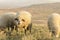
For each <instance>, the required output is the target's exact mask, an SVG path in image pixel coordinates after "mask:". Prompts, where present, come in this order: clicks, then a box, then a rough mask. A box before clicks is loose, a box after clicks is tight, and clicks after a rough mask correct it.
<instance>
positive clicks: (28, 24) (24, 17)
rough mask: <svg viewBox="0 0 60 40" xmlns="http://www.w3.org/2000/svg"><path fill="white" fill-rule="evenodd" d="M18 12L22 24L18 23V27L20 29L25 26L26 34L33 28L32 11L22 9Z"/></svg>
mask: <svg viewBox="0 0 60 40" xmlns="http://www.w3.org/2000/svg"><path fill="white" fill-rule="evenodd" d="M18 13H19V16H18V19H19V21H20V25H18V28H19V29H21V28H23V29H24V31H25V34H26V31H27V30H29V32H30V33H31V28H32V20H31V17H32V15H31V13H29V12H27V11H20V12H18Z"/></svg>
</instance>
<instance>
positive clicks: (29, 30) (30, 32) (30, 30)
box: [27, 23, 32, 33]
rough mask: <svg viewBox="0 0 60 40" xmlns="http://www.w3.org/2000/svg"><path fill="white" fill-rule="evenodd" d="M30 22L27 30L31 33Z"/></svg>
mask: <svg viewBox="0 0 60 40" xmlns="http://www.w3.org/2000/svg"><path fill="white" fill-rule="evenodd" d="M31 28H32V23H31V24H29V25H28V27H27V30H29V32H30V33H31Z"/></svg>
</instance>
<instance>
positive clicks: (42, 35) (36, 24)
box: [0, 3, 60, 40]
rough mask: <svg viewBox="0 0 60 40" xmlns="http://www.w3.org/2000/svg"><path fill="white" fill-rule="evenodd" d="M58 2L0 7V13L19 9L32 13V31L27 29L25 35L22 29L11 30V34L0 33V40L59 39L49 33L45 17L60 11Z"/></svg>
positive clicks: (59, 39)
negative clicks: (17, 30) (13, 7)
mask: <svg viewBox="0 0 60 40" xmlns="http://www.w3.org/2000/svg"><path fill="white" fill-rule="evenodd" d="M59 5H60V3H53V4H41V5H32V6H29V7H23V8H17V9H1V10H0V13H5V12H10V11H14V12H16V11H21V10H25V11H28V12H30V13H31V14H32V23H33V25H32V33H31V34H30V33H29V31H27V34H26V35H25V34H24V32H23V31H19V32H18V34H17V33H16V32H15V31H13V32H12V35H11V36H9V35H7V36H6V34H3V32H1V33H0V40H60V38H55V37H52V36H50V35H49V30H48V25H47V21H48V20H47V19H48V16H49V15H50V14H52V13H54V12H57V13H60V6H59Z"/></svg>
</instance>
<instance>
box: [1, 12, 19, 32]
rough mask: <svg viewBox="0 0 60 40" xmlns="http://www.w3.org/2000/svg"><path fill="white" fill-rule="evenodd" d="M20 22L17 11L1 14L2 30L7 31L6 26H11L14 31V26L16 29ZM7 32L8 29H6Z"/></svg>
mask: <svg viewBox="0 0 60 40" xmlns="http://www.w3.org/2000/svg"><path fill="white" fill-rule="evenodd" d="M19 23H20V21H19V20H18V18H17V13H15V12H7V13H4V14H0V29H1V31H5V29H6V28H8V30H9V28H11V31H13V29H14V27H15V29H16V31H18V29H17V25H18V24H19ZM5 32H6V31H5Z"/></svg>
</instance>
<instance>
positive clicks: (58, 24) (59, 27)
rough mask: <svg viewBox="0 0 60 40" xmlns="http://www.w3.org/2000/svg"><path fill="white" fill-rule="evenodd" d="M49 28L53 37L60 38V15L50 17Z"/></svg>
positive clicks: (54, 14) (55, 14)
mask: <svg viewBox="0 0 60 40" xmlns="http://www.w3.org/2000/svg"><path fill="white" fill-rule="evenodd" d="M48 28H49V31H50V32H51V33H52V35H54V36H55V37H59V33H60V15H59V14H58V13H53V14H51V15H50V16H49V17H48Z"/></svg>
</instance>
